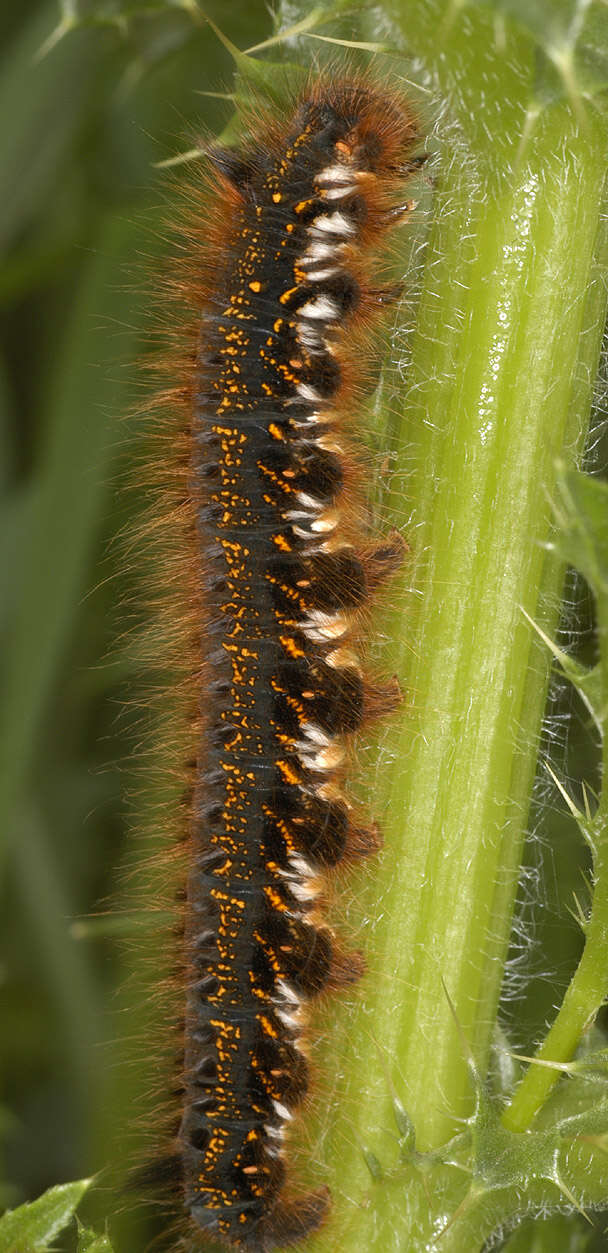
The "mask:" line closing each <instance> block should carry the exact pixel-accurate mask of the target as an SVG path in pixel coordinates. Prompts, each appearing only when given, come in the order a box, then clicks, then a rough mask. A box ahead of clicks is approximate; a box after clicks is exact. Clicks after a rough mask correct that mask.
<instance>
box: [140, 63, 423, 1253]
mask: <svg viewBox="0 0 608 1253" xmlns="http://www.w3.org/2000/svg"><path fill="white" fill-rule="evenodd" d="M417 142H418V133H417V127H416V122H415V120H414V118H413V115H412V113H411V111H410V108H409V106H408V105H407V103H406V102H405V101H404V100H402V99H401V98H400V96H399V95H398V94H396V93H394V92H392V91H388V90H387V89H386V88H384V87H382V86H379V85H376V84H375V83H374V82H373V81H372V80H371V78H369V77H368V76H366V75H359V76H357V75H352V74H351V75H344V74H343V75H337V76H336V77H335V78H332V77H331V75H330V74H327V73H326V74H324V75H323V76H321V77H319V78H317V79H316V80H315V81H313V82H312V84H309V85H308V86H307V88H306V89H305V90H304V91H302V92H301V93H300V95H299V97H298V99H297V100H296V101H295V103H294V105H293V107H292V109H291V111H290V113H289V115H287V116H286V117H285V119H281V120H277V119H276V118H274V117H269V116H262V117H261V118H260V119H259V120H258V121H257V122H256V123H255V125H254V126H253V127H252V128H251V129H250V133H249V137H248V140H247V142H246V143H245V145H244V146H243V148H242V149H239V150H236V149H229V148H222V147H216V148H212V149H210V150H209V152H208V171H209V172H208V174H207V183H208V186H207V190H206V192H205V193H204V195H203V197H202V198H201V189H200V187H199V186H196V187H193V188H192V189H191V190H190V192H189V210H188V221H187V223H186V224H185V225H184V226H183V227H182V228H181V229H182V236H181V255H182V262H181V269H180V268H179V267H178V269H177V271H176V272H175V274H174V276H173V279H172V280H171V283H172V288H173V291H174V292H177V295H178V299H179V301H181V303H182V305H183V306H185V307H186V309H187V310H188V311H189V318H190V327H189V330H187V331H186V332H184V331H183V329H182V325H183V322H182V324H180V325H179V327H178V329H177V331H176V337H177V338H178V339H179V341H180V345H181V346H180V347H179V349H178V351H177V353H175V354H174V355H173V356H172V358H171V360H170V363H169V366H168V367H166V368H168V369H169V373H170V378H169V383H168V389H166V391H165V393H164V394H163V404H165V405H168V406H169V408H170V409H171V410H172V411H173V413H174V414H177V415H178V417H177V425H178V426H179V427H180V432H181V433H180V434H178V435H175V437H173V436H172V440H173V444H174V448H173V460H172V461H171V465H170V470H169V474H172V475H173V484H172V487H171V488H170V489H168V495H169V510H173V511H175V509H176V508H177V510H178V511H179V513H180V518H181V525H182V535H183V544H184V552H183V553H181V554H179V555H178V558H177V571H178V573H177V575H175V574H174V578H175V579H177V581H178V582H179V583H180V594H181V596H182V600H183V604H184V605H185V606H186V609H185V610H184V612H183V614H182V621H181V622H180V626H179V630H180V632H181V633H182V634H181V638H182V648H183V650H184V655H185V657H186V663H185V666H184V671H185V674H186V679H187V685H188V690H189V692H190V693H191V701H192V714H191V728H192V745H193V752H192V758H191V761H190V762H189V763H188V764H187V766H186V768H187V770H188V771H189V780H190V784H189V795H188V802H187V805H186V806H185V809H184V836H185V845H186V865H187V871H186V884H185V887H184V889H183V893H182V896H183V928H182V930H183V937H182V945H183V948H182V952H183V957H182V964H183V969H182V974H181V980H180V983H181V986H182V987H183V989H184V992H183V995H184V998H185V1005H184V1019H183V1038H182V1040H181V1045H180V1048H181V1051H182V1062H181V1065H180V1072H181V1073H180V1077H179V1081H178V1088H179V1097H180V1102H181V1114H180V1119H179V1125H178V1127H177V1128H176V1131H175V1134H174V1135H173V1137H172V1140H171V1144H170V1146H169V1148H168V1151H167V1154H166V1156H165V1157H164V1159H163V1161H162V1164H159V1167H158V1177H159V1178H160V1177H161V1175H162V1177H163V1178H167V1177H170V1178H172V1179H174V1181H175V1183H176V1184H177V1187H178V1190H179V1194H180V1201H179V1208H180V1210H181V1211H182V1213H183V1215H184V1216H185V1220H186V1233H187V1234H186V1237H185V1239H186V1243H187V1244H188V1247H202V1246H204V1243H205V1240H207V1239H216V1240H219V1241H220V1242H221V1243H223V1244H224V1245H227V1246H229V1247H236V1248H238V1249H242V1250H249V1251H250V1253H266V1251H267V1250H270V1249H272V1248H274V1247H277V1246H283V1245H289V1244H291V1243H294V1242H296V1241H298V1240H299V1239H301V1238H303V1237H304V1236H306V1235H307V1234H308V1233H309V1232H311V1231H313V1230H315V1229H316V1228H317V1227H318V1226H319V1224H320V1223H321V1222H322V1221H323V1219H324V1217H325V1215H326V1213H327V1210H328V1206H329V1197H328V1193H327V1190H326V1189H324V1188H320V1189H319V1190H317V1191H314V1192H309V1193H307V1194H302V1191H301V1190H300V1192H299V1193H298V1191H297V1189H296V1190H294V1183H293V1181H292V1179H291V1173H290V1171H289V1170H288V1167H287V1166H286V1157H287V1156H288V1148H289V1126H290V1123H291V1121H292V1119H293V1118H294V1115H295V1114H296V1112H297V1110H298V1107H300V1106H301V1105H302V1102H303V1100H304V1098H305V1097H306V1094H307V1092H308V1090H309V1080H310V1076H309V1065H308V1062H307V1037H308V1033H309V1031H310V1017H311V1007H312V1005H313V1004H314V1001H315V998H318V997H320V996H321V994H323V993H326V992H329V991H331V990H333V989H337V988H340V987H341V986H345V985H348V984H349V983H352V982H354V981H355V980H357V979H358V978H359V977H360V975H361V973H362V971H363V960H362V957H361V956H360V954H358V953H347V952H345V951H343V949H342V948H341V946H340V943H339V941H338V940H337V938H336V936H335V934H334V932H333V930H332V928H331V926H330V923H329V922H328V920H327V918H326V906H325V896H326V893H327V887H328V884H329V883H330V881H331V876H332V872H333V871H334V869H335V867H337V866H338V865H339V864H340V863H344V862H348V861H353V860H355V859H356V858H360V857H365V856H368V855H370V854H371V853H373V852H374V851H375V850H376V849H377V848H378V846H379V839H378V836H377V833H376V830H375V828H374V827H373V826H366V825H365V823H363V822H361V821H360V820H359V818H358V816H357V814H356V812H355V810H354V808H353V807H352V805H351V803H350V802H349V800H348V799H347V797H346V796H345V793H344V783H345V773H346V768H347V758H348V755H349V750H350V744H351V739H352V736H353V734H354V733H355V732H356V731H357V730H358V728H359V727H360V726H361V724H362V723H363V722H365V721H366V720H368V719H369V718H372V717H375V716H378V715H379V714H382V713H385V712H388V711H390V710H391V709H394V708H395V707H396V705H397V703H398V701H399V699H400V695H399V690H398V686H397V685H396V682H395V681H392V682H381V681H377V680H374V679H373V678H370V677H369V676H366V675H365V674H364V673H363V669H362V665H361V661H360V658H359V648H360V644H361V642H362V637H363V636H364V628H365V622H366V615H367V606H368V603H369V599H370V597H371V596H372V594H373V593H374V591H375V590H376V588H377V587H379V586H380V585H381V584H382V583H383V582H384V581H385V580H386V579H387V578H388V577H389V576H390V575H391V573H392V572H393V571H394V570H396V568H397V567H398V566H399V564H400V562H401V560H402V554H403V548H404V544H403V540H402V539H401V537H400V536H399V535H398V534H397V533H392V534H390V535H389V536H388V537H386V538H382V539H380V540H370V538H369V536H368V535H367V532H366V527H365V524H364V520H363V519H364V510H363V508H362V487H361V480H362V479H363V478H364V475H363V474H362V471H361V465H360V458H359V457H358V456H357V452H356V447H355V444H354V443H353V434H352V432H353V428H354V426H355V422H354V420H353V416H352V411H353V407H354V405H355V404H356V401H357V396H358V392H359V391H360V389H361V385H362V382H363V381H364V376H365V370H366V362H367V360H368V359H369V357H370V341H371V339H372V332H373V328H374V326H375V322H376V320H377V318H378V316H379V315H380V314H381V312H382V309H383V307H384V306H385V305H386V304H387V303H388V302H389V301H390V300H391V299H394V298H395V292H394V290H393V289H392V288H385V289H383V288H382V287H380V286H378V285H377V283H376V282H375V281H374V274H375V271H376V270H377V265H378V251H379V247H380V245H382V244H383V243H384V240H385V237H386V236H387V235H388V233H390V230H391V229H392V228H393V227H394V226H395V225H396V224H397V223H398V222H400V221H401V220H402V219H403V218H404V217H405V216H406V215H407V213H408V211H409V210H410V209H411V207H412V205H411V202H410V201H408V200H405V199H404V193H403V187H404V183H405V181H406V180H407V178H408V176H409V175H410V174H411V173H412V172H413V171H414V170H415V168H416V167H417V165H418V164H420V161H421V158H417V157H415V156H413V152H414V149H415V147H416V144H417ZM177 321H179V319H177ZM176 482H177V483H178V487H177V488H176V487H175V483H176ZM171 493H173V495H171ZM201 1242H202V1245H201Z"/></svg>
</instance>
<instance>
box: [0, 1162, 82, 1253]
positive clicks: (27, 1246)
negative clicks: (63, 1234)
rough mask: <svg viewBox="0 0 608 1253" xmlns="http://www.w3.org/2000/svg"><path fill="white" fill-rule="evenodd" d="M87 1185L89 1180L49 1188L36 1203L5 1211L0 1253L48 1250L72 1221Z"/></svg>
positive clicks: (0, 1221) (2, 1221) (1, 1230)
mask: <svg viewBox="0 0 608 1253" xmlns="http://www.w3.org/2000/svg"><path fill="white" fill-rule="evenodd" d="M91 1183H92V1180H91V1179H79V1180H78V1182H77V1183H62V1184H59V1185H58V1186H57V1187H56V1188H49V1189H48V1191H47V1192H45V1193H44V1194H43V1195H42V1196H40V1197H38V1199H37V1200H36V1201H31V1202H29V1203H28V1204H26V1205H20V1206H19V1208H18V1209H14V1210H9V1212H8V1213H7V1214H5V1215H4V1217H3V1218H1V1219H0V1253H16V1251H17V1250H19V1253H30V1250H31V1253H38V1250H39V1249H48V1248H49V1245H50V1243H51V1240H54V1239H55V1236H56V1235H57V1234H58V1233H59V1232H60V1231H62V1230H63V1228H64V1227H65V1226H66V1225H67V1223H69V1221H70V1219H71V1218H73V1216H74V1213H75V1210H76V1207H77V1206H78V1205H79V1204H80V1202H81V1200H82V1198H83V1196H84V1194H85V1192H86V1191H87V1189H88V1188H89V1187H90V1186H91ZM95 1253H103V1251H102V1250H101V1249H100V1250H95Z"/></svg>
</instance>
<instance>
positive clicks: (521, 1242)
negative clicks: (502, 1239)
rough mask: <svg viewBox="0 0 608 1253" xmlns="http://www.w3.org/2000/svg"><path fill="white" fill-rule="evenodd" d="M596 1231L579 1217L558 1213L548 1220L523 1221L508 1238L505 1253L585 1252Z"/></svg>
mask: <svg viewBox="0 0 608 1253" xmlns="http://www.w3.org/2000/svg"><path fill="white" fill-rule="evenodd" d="M592 1235H593V1232H591V1231H589V1229H587V1230H585V1228H584V1226H583V1224H582V1222H581V1220H580V1218H578V1217H577V1216H575V1215H571V1214H556V1215H555V1216H554V1217H553V1218H548V1219H546V1220H545V1222H542V1221H540V1220H539V1219H535V1221H534V1222H533V1223H529V1222H527V1223H524V1225H523V1226H522V1227H520V1228H519V1230H518V1231H515V1232H514V1233H513V1235H512V1236H511V1237H510V1239H509V1240H507V1243H506V1244H505V1246H504V1250H503V1253H556V1250H558V1249H559V1253H585V1250H586V1249H588V1248H589V1243H590V1241H591V1238H592Z"/></svg>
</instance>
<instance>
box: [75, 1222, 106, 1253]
mask: <svg viewBox="0 0 608 1253" xmlns="http://www.w3.org/2000/svg"><path fill="white" fill-rule="evenodd" d="M76 1221H77V1223H78V1244H77V1246H76V1253H113V1250H112V1245H111V1244H110V1241H109V1239H108V1237H107V1236H106V1235H105V1234H104V1235H99V1232H97V1231H93V1230H92V1229H91V1228H90V1227H83V1226H82V1223H80V1222H78V1219H76Z"/></svg>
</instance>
